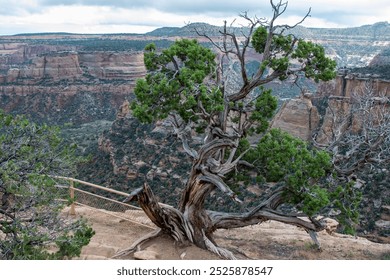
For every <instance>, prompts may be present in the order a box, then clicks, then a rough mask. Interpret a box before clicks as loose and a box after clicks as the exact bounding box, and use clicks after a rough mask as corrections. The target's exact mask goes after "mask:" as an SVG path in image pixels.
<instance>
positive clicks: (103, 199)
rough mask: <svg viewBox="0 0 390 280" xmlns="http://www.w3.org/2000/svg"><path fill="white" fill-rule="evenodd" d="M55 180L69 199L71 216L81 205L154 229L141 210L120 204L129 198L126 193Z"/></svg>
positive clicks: (68, 179)
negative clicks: (77, 206)
mask: <svg viewBox="0 0 390 280" xmlns="http://www.w3.org/2000/svg"><path fill="white" fill-rule="evenodd" d="M55 178H56V179H57V180H58V184H57V186H58V187H59V188H60V189H62V190H63V192H64V195H66V194H68V197H70V203H71V204H70V210H69V211H70V214H71V215H75V214H76V213H77V209H76V205H81V206H84V207H89V208H93V209H96V210H98V211H101V212H104V213H105V214H108V215H111V216H114V217H118V218H121V219H124V220H128V221H130V222H133V223H135V224H138V225H141V226H144V227H148V228H152V229H155V228H156V226H155V225H154V224H153V223H152V222H151V221H150V219H149V218H148V217H147V216H146V215H145V213H144V212H143V210H142V209H141V208H139V207H136V206H134V205H131V204H127V203H123V202H121V201H122V200H123V199H125V198H126V197H127V196H129V194H128V193H125V192H121V191H117V190H114V189H110V188H106V187H103V186H99V185H96V184H92V183H89V182H85V181H81V180H78V179H74V178H68V177H58V176H57V177H55Z"/></svg>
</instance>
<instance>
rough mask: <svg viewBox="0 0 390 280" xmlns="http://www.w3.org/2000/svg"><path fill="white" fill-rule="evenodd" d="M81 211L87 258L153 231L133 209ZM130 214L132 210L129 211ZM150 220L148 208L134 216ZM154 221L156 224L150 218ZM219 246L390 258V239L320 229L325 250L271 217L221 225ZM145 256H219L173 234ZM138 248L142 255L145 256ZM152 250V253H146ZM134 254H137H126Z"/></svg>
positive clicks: (289, 255)
mask: <svg viewBox="0 0 390 280" xmlns="http://www.w3.org/2000/svg"><path fill="white" fill-rule="evenodd" d="M76 211H77V217H80V216H83V217H85V218H87V219H88V220H89V221H90V223H91V224H92V227H93V228H94V230H95V232H96V234H95V235H94V237H93V238H92V240H91V242H90V244H89V245H88V246H86V247H84V248H83V250H82V255H81V256H80V258H81V259H110V258H111V257H112V256H113V255H114V254H115V253H117V252H118V251H120V250H123V249H125V248H127V247H129V246H130V245H131V244H132V243H133V242H134V241H135V240H137V239H138V238H140V237H142V236H145V235H146V234H148V233H150V232H152V231H153V229H152V228H149V227H145V226H141V225H139V224H135V223H133V222H130V221H128V220H127V219H126V218H128V214H129V213H121V214H118V213H116V216H115V217H114V216H112V215H109V213H110V212H107V211H106V212H101V211H98V210H96V209H91V208H85V207H80V206H78V207H77V208H76ZM126 215H127V216H126ZM135 216H136V217H137V219H139V221H145V216H144V214H143V212H138V213H134V211H132V213H131V217H132V218H134V217H135ZM150 226H152V225H151V224H150ZM215 240H216V242H217V243H218V245H219V246H221V247H224V248H227V249H229V250H231V251H232V252H233V253H234V254H235V256H236V257H237V258H239V259H269V260H272V259H287V260H290V259H300V260H306V259H314V260H315V259H317V260H319V259H325V260H332V259H341V260H346V259H359V260H365V259H389V258H390V244H379V243H374V242H371V241H368V240H367V239H364V238H355V237H352V236H346V235H340V234H333V235H329V234H328V233H326V232H325V231H324V232H320V233H319V240H320V242H321V244H322V250H321V251H319V250H318V249H317V248H315V247H314V246H313V245H312V244H313V243H312V241H311V239H310V237H309V235H308V234H307V233H306V232H305V231H304V230H301V229H299V228H297V227H295V226H290V225H285V224H282V223H278V222H273V221H272V222H266V223H263V224H260V225H255V226H250V227H245V228H244V229H231V230H219V231H217V232H216V234H215ZM139 249H140V251H142V253H141V255H142V256H141V258H155V259H162V260H172V259H173V260H175V259H177V260H180V259H187V260H205V259H207V260H209V259H219V257H218V256H217V255H215V254H213V253H211V252H208V251H205V250H202V249H200V248H198V247H196V246H193V245H189V244H179V243H178V242H175V241H174V240H173V239H172V238H170V237H169V236H160V237H157V238H154V239H152V240H150V241H148V242H146V243H145V244H143V245H142V246H141V248H139ZM138 254H139V253H137V255H136V256H137V257H140V256H139V255H138ZM145 256H146V257H145ZM122 258H124V259H134V258H135V257H134V254H130V255H127V256H124V257H122Z"/></svg>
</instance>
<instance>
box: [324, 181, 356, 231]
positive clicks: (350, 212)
mask: <svg viewBox="0 0 390 280" xmlns="http://www.w3.org/2000/svg"><path fill="white" fill-rule="evenodd" d="M353 185H354V184H353V182H351V183H349V184H346V185H344V186H338V187H337V188H336V190H335V191H333V192H332V193H331V199H332V204H333V206H334V207H335V208H336V209H338V210H339V211H340V213H339V214H338V215H337V219H338V220H339V222H340V224H341V226H342V231H343V233H345V234H350V235H355V234H356V225H357V223H358V222H359V206H360V203H361V201H362V193H361V192H360V191H359V190H357V189H355V188H354V187H353Z"/></svg>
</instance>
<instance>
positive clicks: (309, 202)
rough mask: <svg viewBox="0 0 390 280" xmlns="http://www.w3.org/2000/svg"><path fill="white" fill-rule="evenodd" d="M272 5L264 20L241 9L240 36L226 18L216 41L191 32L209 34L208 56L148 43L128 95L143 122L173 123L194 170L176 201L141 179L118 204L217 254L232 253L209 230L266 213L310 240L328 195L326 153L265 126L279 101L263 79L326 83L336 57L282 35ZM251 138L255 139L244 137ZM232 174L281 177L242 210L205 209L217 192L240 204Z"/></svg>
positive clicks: (190, 43)
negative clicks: (128, 204)
mask: <svg viewBox="0 0 390 280" xmlns="http://www.w3.org/2000/svg"><path fill="white" fill-rule="evenodd" d="M271 6H272V10H273V16H272V18H271V19H270V20H266V19H259V18H253V19H252V18H249V17H248V16H247V14H243V15H242V17H243V18H244V19H246V20H247V22H248V24H249V26H248V28H247V33H242V34H235V33H234V30H233V29H231V28H230V27H228V26H227V25H226V23H225V26H224V28H223V30H221V39H220V40H219V41H217V40H216V39H215V38H212V37H209V36H208V35H207V34H204V33H203V32H201V31H200V30H197V32H198V34H199V35H203V36H205V37H207V38H209V39H210V41H211V43H212V45H213V46H214V48H213V49H214V50H215V51H216V53H214V52H213V51H212V50H211V49H209V48H205V47H203V46H202V45H201V44H199V43H198V42H197V41H196V40H188V39H182V40H178V41H176V42H175V43H174V44H173V45H172V46H171V47H169V48H168V49H165V50H162V51H157V50H156V48H155V46H154V45H153V44H151V45H148V46H147V47H146V48H145V65H146V67H147V69H148V71H149V72H148V74H147V76H146V78H145V79H141V80H138V81H137V85H136V89H135V95H136V101H134V102H133V104H132V105H131V108H132V111H133V114H134V115H135V116H136V117H138V118H139V119H140V120H141V121H143V122H152V121H155V120H161V119H166V120H168V121H169V122H170V123H171V124H172V127H173V131H174V133H175V134H176V136H177V137H178V139H180V140H181V142H182V144H183V148H184V150H185V151H186V153H187V154H188V156H189V157H191V159H192V168H191V170H190V173H189V177H188V180H187V183H186V185H185V186H184V188H183V191H182V195H181V198H180V201H179V203H178V207H177V208H174V207H172V206H169V205H166V204H160V203H158V202H157V200H156V199H155V197H154V195H153V193H152V191H151V189H150V188H149V186H148V185H147V184H145V185H144V186H143V187H142V188H139V189H137V190H135V191H134V192H133V193H132V194H131V195H130V197H129V198H128V199H127V200H126V201H130V200H133V199H134V200H137V201H138V203H139V204H140V206H141V207H142V208H143V210H144V211H145V212H146V214H147V215H148V217H149V218H150V219H151V220H152V221H153V222H154V223H155V224H156V225H157V226H158V227H159V229H160V230H159V232H161V231H162V232H165V233H168V234H169V235H171V236H172V237H173V238H175V239H176V240H178V241H190V242H192V243H194V244H196V245H197V246H199V247H201V248H204V249H208V250H210V251H213V252H215V253H217V254H219V255H220V256H223V257H225V258H234V256H233V254H232V253H231V252H229V251H228V250H226V249H223V248H220V247H218V246H217V244H216V243H215V241H214V240H213V232H215V231H216V230H217V229H222V228H223V229H228V228H237V227H243V226H247V225H252V224H257V223H261V222H263V221H267V220H275V221H280V222H284V223H288V224H293V225H296V226H299V227H302V228H304V229H306V230H307V231H308V232H309V233H310V235H311V236H312V238H313V240H314V241H316V242H317V239H316V234H315V232H316V231H318V230H320V229H322V225H321V223H320V222H318V221H317V220H315V219H314V218H313V217H314V214H315V213H316V212H317V211H318V210H319V209H320V208H321V207H322V206H324V205H326V204H327V203H328V202H329V199H328V193H327V192H326V190H324V189H322V188H321V187H319V185H317V184H316V182H317V181H318V180H319V178H321V177H322V176H324V175H325V173H326V171H327V169H328V168H330V157H329V155H328V154H327V153H325V152H320V151H319V152H318V151H314V150H310V149H309V148H308V147H307V145H306V144H305V143H304V142H302V141H299V140H297V139H294V138H292V137H291V136H289V135H287V134H285V133H282V132H280V131H275V130H271V131H267V130H268V121H269V119H270V118H271V117H272V116H273V113H274V111H275V109H276V107H277V101H276V99H275V98H274V97H273V96H272V94H271V91H270V90H265V89H264V88H262V85H265V84H267V83H269V82H271V81H274V80H276V79H279V80H284V79H286V78H290V77H296V78H297V77H298V76H303V75H304V76H306V77H307V78H311V79H314V80H316V81H318V80H329V79H332V78H334V76H335V67H336V64H335V62H334V61H332V60H331V59H329V58H327V57H326V56H325V52H324V49H323V48H322V47H321V46H319V45H316V44H313V43H311V42H307V41H304V40H302V39H298V38H296V37H295V36H293V35H291V34H289V30H290V29H291V28H293V27H294V26H288V25H281V26H278V25H276V21H277V19H278V18H279V17H280V16H281V15H282V14H283V13H284V12H285V10H286V8H287V3H283V2H281V1H280V2H277V3H274V1H271ZM309 12H310V10H309ZM309 12H308V13H307V14H306V16H305V17H304V18H303V20H304V19H305V18H306V17H307V16H309ZM303 20H302V21H303ZM302 21H301V22H302ZM252 49H254V51H255V52H257V53H258V57H259V67H258V69H257V71H256V73H254V74H253V75H250V74H249V73H248V71H247V69H246V62H247V53H248V52H249V51H251V52H252V53H253V52H254V51H253V50H252ZM232 61H233V62H238V65H239V70H238V73H239V74H238V75H239V79H238V80H239V84H238V86H237V84H235V85H233V86H232V84H231V82H230V78H231V77H230V76H229V75H230V74H231V71H230V69H231V66H232V63H230V62H232ZM251 135H253V136H256V137H251V139H257V141H256V142H257V143H254V142H253V141H249V140H248V137H250V136H251ZM256 144H258V145H256ZM247 172H252V173H250V174H252V177H250V176H251V175H250V174H249V173H247ZM253 172H254V173H256V176H253V174H254V173H253ZM237 174H248V175H247V176H246V178H249V179H251V180H252V181H253V180H254V181H256V180H257V181H258V182H263V181H280V182H281V183H280V184H279V185H278V187H276V188H275V189H274V190H273V191H272V192H270V193H269V197H268V198H266V199H264V200H263V201H260V202H259V203H258V204H257V206H256V207H253V208H251V209H248V210H246V211H245V212H243V213H224V212H218V211H210V210H207V209H206V207H205V200H206V198H207V197H208V196H209V195H210V193H211V192H213V191H215V190H216V189H219V190H220V191H221V192H223V193H224V194H225V195H226V196H228V197H230V198H231V199H232V200H233V201H235V202H237V203H241V200H240V199H239V197H238V195H237V194H236V193H235V191H234V188H233V187H232V186H233V185H234V184H235V182H236V181H237V180H238V179H237V176H236V175H237ZM283 204H291V205H294V207H296V208H295V209H297V211H296V213H285V212H283V211H281V210H280V209H279V208H280V206H281V205H283ZM302 215H304V216H307V217H308V219H302V217H301V216H302ZM133 248H134V247H133ZM128 252H129V250H125V251H123V252H122V253H120V254H119V255H121V254H126V253H128Z"/></svg>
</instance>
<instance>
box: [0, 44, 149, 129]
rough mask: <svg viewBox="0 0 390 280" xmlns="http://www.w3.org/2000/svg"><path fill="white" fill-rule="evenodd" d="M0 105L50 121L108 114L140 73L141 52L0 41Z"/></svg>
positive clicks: (76, 120)
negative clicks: (91, 49) (99, 50)
mask: <svg viewBox="0 0 390 280" xmlns="http://www.w3.org/2000/svg"><path fill="white" fill-rule="evenodd" d="M0 54H1V55H0V60H1V62H2V63H1V69H0V108H2V109H4V110H5V111H6V112H13V113H23V114H27V115H30V116H32V117H33V118H34V119H36V120H38V121H39V120H42V121H48V122H53V123H64V122H72V123H76V124H79V123H83V122H90V121H94V120H98V119H114V118H115V114H116V110H117V109H118V108H119V106H120V105H121V104H122V103H123V101H124V100H125V99H129V98H131V95H132V92H133V89H134V85H135V80H136V79H138V78H140V77H143V76H144V75H145V73H146V70H145V67H144V64H143V54H142V53H141V52H82V51H77V47H75V46H52V45H49V46H46V45H41V46H29V45H28V44H17V43H8V44H0Z"/></svg>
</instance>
